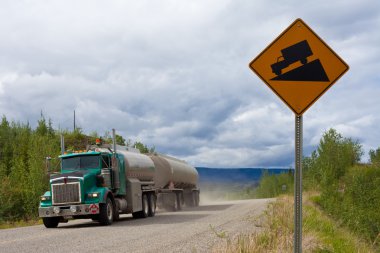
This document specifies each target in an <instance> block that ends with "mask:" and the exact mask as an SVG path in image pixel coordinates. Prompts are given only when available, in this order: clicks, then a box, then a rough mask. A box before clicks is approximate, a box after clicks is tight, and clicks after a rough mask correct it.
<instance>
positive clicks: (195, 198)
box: [193, 191, 199, 206]
mask: <svg viewBox="0 0 380 253" xmlns="http://www.w3.org/2000/svg"><path fill="white" fill-rule="evenodd" d="M193 194H194V206H199V191H194V192H193Z"/></svg>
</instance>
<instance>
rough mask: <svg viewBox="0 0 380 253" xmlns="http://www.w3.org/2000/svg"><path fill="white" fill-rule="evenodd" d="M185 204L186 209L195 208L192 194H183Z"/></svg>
mask: <svg viewBox="0 0 380 253" xmlns="http://www.w3.org/2000/svg"><path fill="white" fill-rule="evenodd" d="M185 204H186V206H188V207H194V206H195V199H194V192H190V193H186V194H185Z"/></svg>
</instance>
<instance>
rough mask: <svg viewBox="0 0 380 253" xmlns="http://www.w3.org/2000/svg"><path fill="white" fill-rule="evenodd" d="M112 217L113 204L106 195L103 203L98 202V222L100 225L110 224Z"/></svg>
mask: <svg viewBox="0 0 380 253" xmlns="http://www.w3.org/2000/svg"><path fill="white" fill-rule="evenodd" d="M113 217H114V206H113V203H112V200H111V199H110V198H109V197H108V198H107V201H106V203H105V204H100V210H99V222H100V224H102V225H111V224H112V222H113Z"/></svg>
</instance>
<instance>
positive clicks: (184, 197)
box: [38, 130, 200, 228]
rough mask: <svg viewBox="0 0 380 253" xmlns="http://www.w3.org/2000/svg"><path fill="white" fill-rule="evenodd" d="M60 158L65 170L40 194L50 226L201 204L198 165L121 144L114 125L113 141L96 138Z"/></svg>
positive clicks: (140, 215)
mask: <svg viewBox="0 0 380 253" xmlns="http://www.w3.org/2000/svg"><path fill="white" fill-rule="evenodd" d="M61 141H62V140H61ZM61 149H64V144H62V143H61ZM62 153H63V152H62ZM59 159H60V161H61V171H60V173H58V174H52V175H50V180H49V188H50V190H49V191H47V192H45V193H44V195H42V196H41V200H40V205H39V209H38V212H39V217H41V218H42V220H43V223H44V225H45V227H46V228H56V227H57V226H58V224H59V223H61V222H62V223H66V222H68V220H70V219H92V220H93V221H97V222H99V223H100V224H101V225H111V224H112V223H113V222H114V221H117V220H118V219H119V216H120V214H132V216H133V218H146V217H152V216H154V215H155V213H156V208H157V206H158V207H159V208H164V209H166V210H171V211H178V210H181V208H182V206H183V205H187V206H191V207H193V206H198V205H199V193H200V190H199V188H198V186H197V185H198V172H197V170H196V169H195V168H194V167H192V166H190V165H189V164H188V163H186V162H184V161H182V160H179V159H176V158H174V157H170V156H166V155H162V154H158V153H152V154H141V153H140V152H139V150H137V149H134V148H131V147H127V146H119V145H116V141H115V130H113V144H112V145H111V144H102V143H101V142H98V141H97V143H96V144H95V145H90V146H88V147H87V148H86V150H84V151H79V152H73V153H63V154H61V155H60V156H59Z"/></svg>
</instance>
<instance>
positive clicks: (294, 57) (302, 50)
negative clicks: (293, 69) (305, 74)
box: [271, 40, 313, 76]
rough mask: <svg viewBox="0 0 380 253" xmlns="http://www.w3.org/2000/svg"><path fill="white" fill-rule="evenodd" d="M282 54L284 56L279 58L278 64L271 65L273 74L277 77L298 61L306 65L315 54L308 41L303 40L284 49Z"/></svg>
mask: <svg viewBox="0 0 380 253" xmlns="http://www.w3.org/2000/svg"><path fill="white" fill-rule="evenodd" d="M281 54H282V55H281V56H279V57H278V58H277V62H276V63H274V64H272V65H271V68H272V72H273V73H275V74H276V75H277V76H278V75H281V71H282V70H283V69H284V68H286V67H288V66H289V65H290V64H293V63H295V62H297V61H300V62H301V63H302V64H303V65H305V64H306V63H307V57H308V56H311V55H313V52H312V51H311V49H310V46H309V44H308V43H307V41H306V40H303V41H301V42H298V43H296V44H294V45H291V46H290V47H287V48H284V49H282V50H281ZM281 59H283V60H281ZM280 60H281V61H280Z"/></svg>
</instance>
